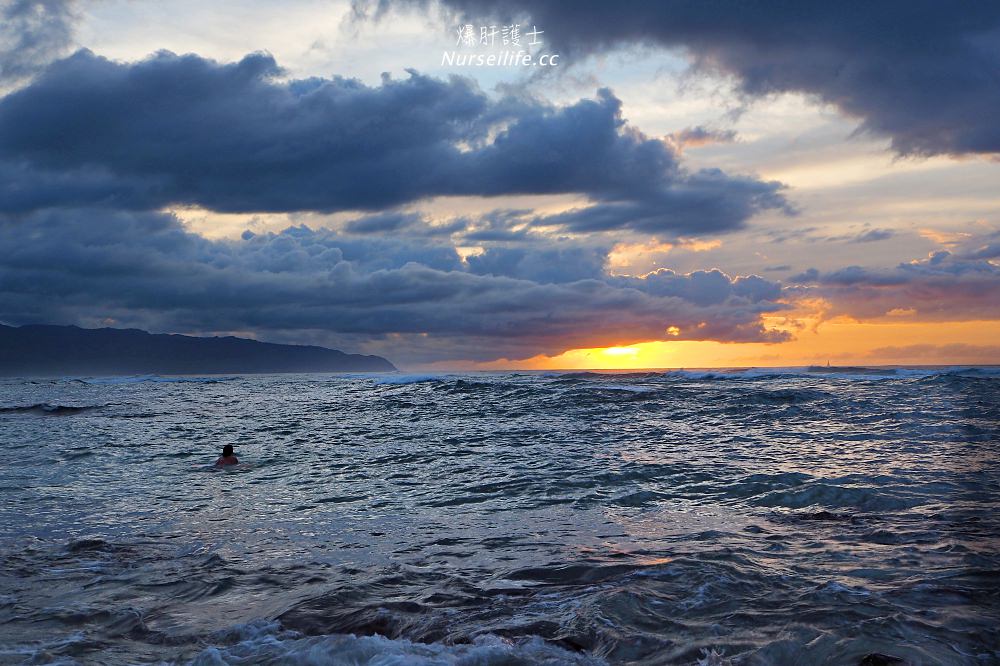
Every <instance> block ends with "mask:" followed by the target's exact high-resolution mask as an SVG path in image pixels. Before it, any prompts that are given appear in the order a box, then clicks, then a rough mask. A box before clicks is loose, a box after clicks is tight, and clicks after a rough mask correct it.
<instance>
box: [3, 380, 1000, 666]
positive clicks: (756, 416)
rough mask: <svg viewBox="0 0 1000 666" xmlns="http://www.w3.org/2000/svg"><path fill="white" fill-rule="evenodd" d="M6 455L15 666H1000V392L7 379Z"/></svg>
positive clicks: (808, 383)
mask: <svg viewBox="0 0 1000 666" xmlns="http://www.w3.org/2000/svg"><path fill="white" fill-rule="evenodd" d="M227 443H231V444H234V445H235V446H236V453H237V455H238V456H239V457H240V459H241V461H242V462H241V464H240V465H239V466H238V467H236V468H233V469H230V470H226V471H217V470H214V469H212V468H211V467H210V465H211V463H212V462H213V461H214V460H215V458H216V457H217V455H218V450H219V449H220V448H221V446H222V445H223V444H227ZM0 451H2V455H3V465H2V468H0V469H2V471H0V492H2V505H0V663H67V664H69V663H111V664H118V663H123V664H124V663H151V662H152V663H158V662H168V663H172V662H189V661H194V662H195V663H199V664H219V663H229V664H284V663H311V664H326V663H331V664H537V663H542V664H563V663H577V664H590V663H596V664H601V663H615V664H617V663H636V664H674V663H677V664H696V663H704V664H730V663H731V664H857V663H859V662H860V661H861V660H862V658H864V657H865V655H868V654H870V653H883V654H888V655H894V656H897V657H900V658H903V659H906V660H907V661H908V662H909V663H912V664H995V663H1000V634H998V626H1000V496H998V488H1000V457H998V453H1000V374H998V373H997V371H996V370H991V369H945V370H938V371H929V370H911V371H904V370H897V371H863V370H857V371H852V372H846V373H821V372H806V371H782V372H776V373H769V372H763V371H749V372H731V373H714V374H712V373H702V374H699V373H667V374H663V373H637V374H636V373H633V374H618V375H607V374H586V373H583V374H548V375H540V374H476V375H462V376H455V375H450V376H438V377H425V378H421V377H414V376H384V377H377V376H336V375H308V376H307V375H301V376H267V377H234V378H175V379H168V378H156V377H149V378H132V379H127V380H122V379H117V380H101V379H85V380H80V379H60V380H51V381H50V380H34V381H27V380H2V381H0Z"/></svg>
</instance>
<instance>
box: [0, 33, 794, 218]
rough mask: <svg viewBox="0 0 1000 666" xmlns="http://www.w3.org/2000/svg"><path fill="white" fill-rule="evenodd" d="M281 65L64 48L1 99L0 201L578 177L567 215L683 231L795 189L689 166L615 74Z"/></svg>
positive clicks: (277, 204) (64, 202)
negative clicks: (517, 86)
mask: <svg viewBox="0 0 1000 666" xmlns="http://www.w3.org/2000/svg"><path fill="white" fill-rule="evenodd" d="M281 75H282V71H281V69H280V68H279V67H278V65H277V63H275V61H274V59H273V58H271V57H270V56H269V55H266V54H253V55H249V56H247V57H245V58H243V59H242V60H241V61H239V62H237V63H230V64H219V63H216V62H214V61H211V60H206V59H203V58H200V57H198V56H195V55H186V56H176V55H174V54H171V53H165V52H163V53H159V54H157V55H155V56H153V57H151V58H149V59H147V60H143V61H141V62H137V63H130V64H127V63H118V62H112V61H110V60H107V59H104V58H101V57H98V56H96V55H94V54H92V53H90V52H88V51H80V52H78V53H76V54H75V55H73V56H71V57H69V58H67V59H64V60H61V61H59V62H56V63H54V64H53V65H51V66H50V67H49V68H48V69H47V70H46V71H45V72H44V73H43V74H42V75H40V76H39V77H38V78H36V79H35V80H34V81H33V82H32V83H31V84H30V85H29V86H27V87H25V88H23V89H20V90H18V91H15V92H13V93H11V94H10V95H8V96H6V97H4V98H3V99H0V155H2V161H0V173H2V174H3V175H4V176H5V179H4V185H3V186H2V187H3V188H4V194H5V195H7V196H5V197H4V198H3V199H2V204H0V205H2V207H3V209H4V210H6V211H7V212H18V211H20V212H25V211H30V210H35V209H39V208H43V207H49V206H54V205H59V206H88V205H95V204H97V205H102V206H113V207H117V208H123V209H131V210H149V209H158V208H162V207H165V206H170V205H198V206H202V207H204V208H207V209H211V210H214V211H222V212H288V211H302V210H310V211H321V212H333V211H342V210H357V209H362V210H384V209H386V208H390V207H394V206H398V205H401V204H405V203H409V202H413V201H418V200H421V199H424V198H428V197H436V196H448V195H465V196H469V195H471V196H486V197H491V196H503V195H519V194H561V193H578V194H583V195H585V196H587V197H588V198H589V199H590V200H592V201H594V202H596V206H595V208H596V210H590V209H584V210H582V211H579V212H578V213H577V214H574V215H568V216H566V217H565V219H564V221H563V223H564V224H565V226H567V227H568V228H573V229H579V230H585V229H587V228H599V229H601V230H607V229H617V228H634V229H640V230H652V229H656V230H658V231H676V232H694V231H701V230H703V229H707V230H711V231H727V230H731V229H734V228H737V227H739V226H741V225H742V224H743V223H744V222H745V221H746V220H747V219H748V218H749V217H750V216H752V215H754V214H755V213H757V212H759V211H760V210H762V209H765V208H782V207H785V205H786V204H785V201H784V199H783V198H782V195H781V194H780V192H779V189H780V184H778V183H765V182H762V181H759V180H756V179H754V178H750V177H731V176H728V175H727V174H725V173H723V172H721V171H718V170H703V171H697V172H694V173H689V172H687V171H686V170H685V169H684V168H683V166H682V165H681V164H680V162H679V161H678V155H677V153H676V152H674V151H673V149H671V147H670V146H669V145H667V144H666V143H665V142H663V141H660V140H657V139H651V138H649V137H647V136H645V135H643V134H642V133H641V132H640V131H639V130H637V129H636V128H634V127H632V126H631V125H629V124H628V123H627V122H626V120H625V119H624V118H623V117H622V114H621V102H620V101H619V100H618V99H617V98H616V97H615V96H614V95H613V94H612V93H611V91H609V90H606V89H602V90H600V91H598V93H597V95H596V97H595V98H594V99H582V100H579V101H577V102H575V103H573V104H570V105H567V106H562V107H554V106H550V105H548V104H545V103H542V102H538V101H532V100H526V99H515V98H509V97H505V98H500V99H491V98H490V97H488V96H487V95H485V94H484V93H483V92H481V91H480V90H479V89H478V88H477V87H476V85H475V83H474V82H473V81H471V80H469V79H465V78H460V77H452V78H449V79H448V80H439V79H435V78H431V77H427V76H423V75H420V74H418V73H416V72H410V74H409V76H408V77H407V78H405V79H402V80H394V79H391V78H389V77H385V78H384V79H383V81H382V83H381V85H380V86H377V87H369V86H366V85H364V84H362V83H360V82H358V81H356V80H351V79H343V78H337V77H335V78H331V79H318V78H314V79H307V80H293V81H284V80H282V79H281V78H280V77H281ZM596 217H599V218H600V222H599V223H596V224H595V223H593V221H592V218H596ZM585 218H591V221H589V222H588V221H587V220H586V219H585ZM554 221H555V220H550V223H551V222H554ZM390 222H391V220H390V218H378V219H374V218H373V219H372V220H369V221H368V222H363V221H358V222H357V223H356V224H357V226H356V230H358V231H363V230H364V227H365V225H366V224H368V225H376V226H377V224H380V223H381V224H388V223H390ZM403 222H404V220H403V219H401V218H396V219H395V223H400V224H401V223H403Z"/></svg>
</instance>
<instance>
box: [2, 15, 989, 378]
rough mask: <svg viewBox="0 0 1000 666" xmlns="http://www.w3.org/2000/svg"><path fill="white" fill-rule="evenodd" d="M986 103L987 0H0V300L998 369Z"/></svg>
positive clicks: (149, 325)
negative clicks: (959, 0) (845, 0)
mask: <svg viewBox="0 0 1000 666" xmlns="http://www.w3.org/2000/svg"><path fill="white" fill-rule="evenodd" d="M490 58H493V62H492V63H491V62H490V60H489V59H490ZM998 113H1000V4H997V3H976V4H972V5H967V6H963V7H958V6H956V5H954V3H947V2H943V1H942V2H921V1H913V0H909V1H907V2H894V1H886V2H880V3H859V4H857V5H856V6H855V5H850V6H844V5H842V4H841V3H831V2H778V1H774V2H758V3H748V2H736V1H735V0H734V1H731V2H726V1H720V2H691V1H679V0H678V1H673V2H663V1H649V2H639V1H632V2H628V1H622V2H615V3H608V2H598V1H589V0H581V1H579V2H574V3H560V2H555V0H542V1H537V0H535V1H532V2H528V0H440V1H437V0H435V1H434V2H431V1H427V0H357V1H355V2H350V1H344V2H338V1H319V0H289V1H287V2H282V3H274V2H264V1H251V0H244V1H236V0H200V1H198V2H194V1H193V0H159V1H157V2H152V1H146V0H78V1H75V2H74V1H68V0H0V322H2V323H5V324H8V325H23V324H33V323H51V324H74V325H79V326H85V327H100V326H113V327H121V328H141V329H145V330H149V331H152V332H166V333H184V334H192V335H239V336H244V337H252V338H256V339H259V340H266V341H272V342H283V343H295V344H319V345H324V346H329V347H334V348H338V349H342V350H344V351H348V352H357V353H368V354H380V355H383V356H386V357H387V358H389V359H390V360H392V361H393V362H394V363H396V365H398V366H400V367H403V368H405V369H440V370H448V369H465V370H470V369H483V370H489V369H515V368H523V369H555V368H595V369H598V368H644V367H653V368H674V367H688V368H695V367H714V366H727V367H732V366H735V367H747V366H795V365H809V364H826V363H828V362H829V363H832V364H834V365H875V364H890V365H897V364H898V365H906V364H960V365H966V364H985V363H1000V295H998V294H1000V291H998V289H997V287H998V286H1000V160H998V157H1000V123H997V122H996V117H997V115H998Z"/></svg>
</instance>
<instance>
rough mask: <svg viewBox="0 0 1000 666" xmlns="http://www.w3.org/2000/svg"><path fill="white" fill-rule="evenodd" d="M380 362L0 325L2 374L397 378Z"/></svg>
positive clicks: (252, 343) (253, 344)
mask: <svg viewBox="0 0 1000 666" xmlns="http://www.w3.org/2000/svg"><path fill="white" fill-rule="evenodd" d="M394 371H396V367H395V366H394V365H393V364H392V363H391V362H390V361H388V360H387V359H384V358H382V357H381V356H367V355H361V354H347V353H344V352H342V351H338V350H336V349H327V348H325V347H317V346H309V345H283V344H276V343H270V342H258V341H256V340H250V339H247V338H237V337H233V336H227V337H211V338H207V337H195V336H189V335H176V334H157V333H148V332H146V331H142V330H138V329H119V328H96V329H94V328H79V327H77V326H51V325H28V326H4V325H0V376H8V377H9V376H53V375H141V374H160V375H185V374H210V375H211V374H231V373H291V372H394Z"/></svg>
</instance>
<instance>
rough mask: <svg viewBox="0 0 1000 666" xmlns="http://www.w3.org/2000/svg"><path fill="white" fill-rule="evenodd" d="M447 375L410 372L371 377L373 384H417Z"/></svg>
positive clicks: (438, 379)
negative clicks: (408, 373) (409, 373)
mask: <svg viewBox="0 0 1000 666" xmlns="http://www.w3.org/2000/svg"><path fill="white" fill-rule="evenodd" d="M446 377H447V375H431V374H425V375H421V374H411V375H384V376H381V377H373V379H374V380H375V384H377V385H395V384H419V383H422V382H436V381H440V380H442V379H445V378H446Z"/></svg>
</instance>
